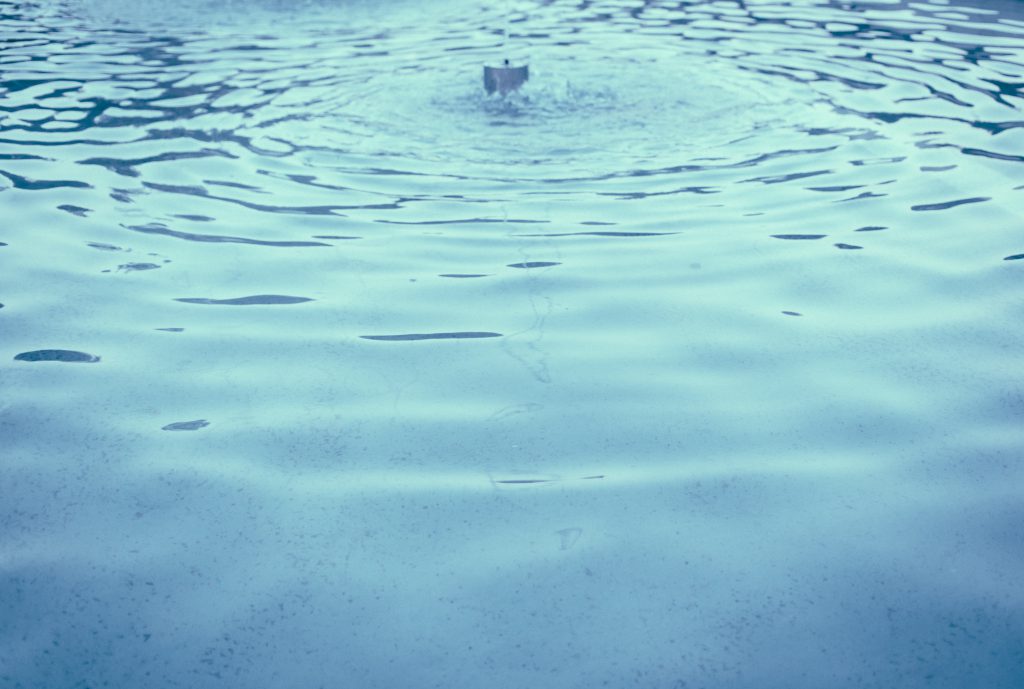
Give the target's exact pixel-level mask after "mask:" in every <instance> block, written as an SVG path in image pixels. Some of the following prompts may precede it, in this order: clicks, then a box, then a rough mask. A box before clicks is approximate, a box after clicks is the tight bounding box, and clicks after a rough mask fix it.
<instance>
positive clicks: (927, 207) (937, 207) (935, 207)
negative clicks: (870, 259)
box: [910, 196, 992, 211]
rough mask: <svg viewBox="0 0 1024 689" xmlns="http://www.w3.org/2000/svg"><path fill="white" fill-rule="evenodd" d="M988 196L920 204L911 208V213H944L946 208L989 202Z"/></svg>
mask: <svg viewBox="0 0 1024 689" xmlns="http://www.w3.org/2000/svg"><path fill="white" fill-rule="evenodd" d="M991 200H992V198H991V197H990V196H972V197H971V198H969V199H957V200H955V201H946V202H944V203H922V204H920V205H917V206H911V207H910V210H912V211H944V210H946V209H947V208H955V207H957V206H962V205H964V204H966V203H982V202H983V201H991Z"/></svg>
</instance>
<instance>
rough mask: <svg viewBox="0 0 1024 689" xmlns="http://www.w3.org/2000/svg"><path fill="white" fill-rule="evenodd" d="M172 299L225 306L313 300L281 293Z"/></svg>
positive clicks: (297, 302) (189, 302) (294, 302)
mask: <svg viewBox="0 0 1024 689" xmlns="http://www.w3.org/2000/svg"><path fill="white" fill-rule="evenodd" d="M174 301H180V302H184V303H186V304H220V305H225V306H252V305H254V304H301V303H303V302H306V301H313V300H312V299H310V298H308V297H289V296H287V295H283V294H254V295H252V296H249V297H236V298H234V299H207V298H205V297H181V298H179V299H175V300H174Z"/></svg>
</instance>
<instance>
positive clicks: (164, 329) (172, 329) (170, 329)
mask: <svg viewBox="0 0 1024 689" xmlns="http://www.w3.org/2000/svg"><path fill="white" fill-rule="evenodd" d="M156 330H162V331H164V332H165V333H181V332H185V329H184V328H156Z"/></svg>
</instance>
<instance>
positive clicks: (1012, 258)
mask: <svg viewBox="0 0 1024 689" xmlns="http://www.w3.org/2000/svg"><path fill="white" fill-rule="evenodd" d="M1021 259H1024V254H1014V255H1013V256H1007V257H1006V258H1004V259H1003V260H1004V261H1019V260H1021Z"/></svg>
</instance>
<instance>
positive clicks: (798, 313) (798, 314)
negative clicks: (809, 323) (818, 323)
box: [782, 311, 803, 316]
mask: <svg viewBox="0 0 1024 689" xmlns="http://www.w3.org/2000/svg"><path fill="white" fill-rule="evenodd" d="M782 313H784V314H786V315H787V316H803V314H802V313H800V312H799V311H783V312H782Z"/></svg>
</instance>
